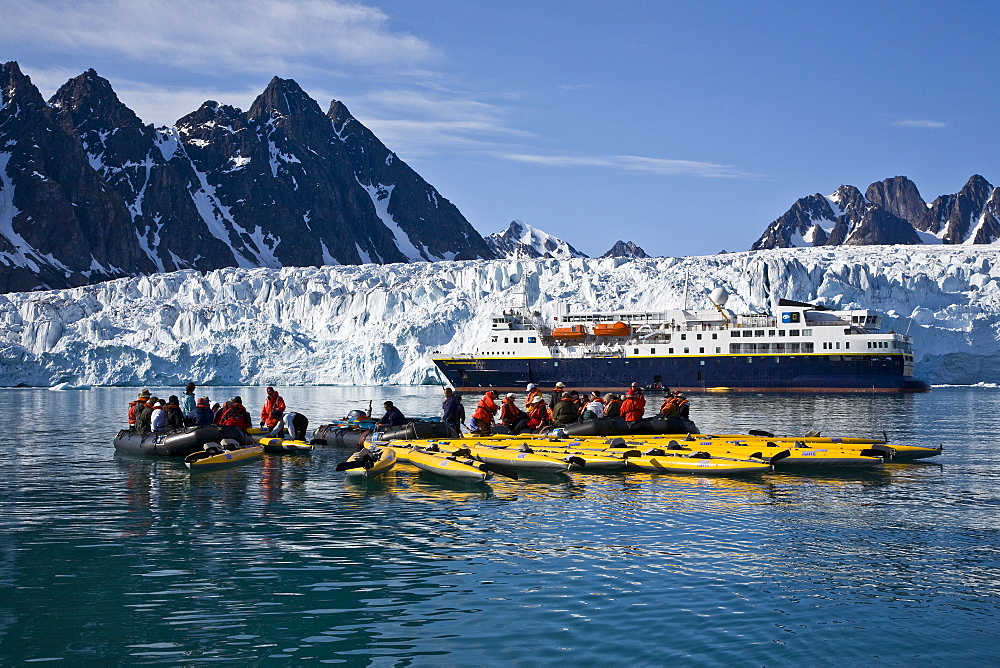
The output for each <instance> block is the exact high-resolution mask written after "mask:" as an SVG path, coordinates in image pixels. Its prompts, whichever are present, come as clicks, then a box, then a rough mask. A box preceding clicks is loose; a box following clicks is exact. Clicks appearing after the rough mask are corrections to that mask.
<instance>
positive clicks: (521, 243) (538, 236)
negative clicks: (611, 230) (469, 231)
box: [486, 220, 588, 260]
mask: <svg viewBox="0 0 1000 668" xmlns="http://www.w3.org/2000/svg"><path fill="white" fill-rule="evenodd" d="M486 244H487V245H488V246H489V247H490V249H491V250H492V251H493V252H494V253H495V254H496V255H497V257H507V258H510V259H524V258H536V257H547V258H555V259H558V260H566V259H569V258H572V257H588V256H587V255H586V254H585V253H581V252H580V251H578V250H577V249H575V248H573V247H572V246H571V245H569V244H568V243H566V242H565V241H563V240H562V239H560V238H558V237H554V236H552V235H550V234H547V233H545V232H542V231H541V230H539V229H537V228H534V227H532V226H531V225H528V224H527V223H525V222H524V221H521V220H513V221H511V223H510V225H508V226H507V229H506V230H504V231H503V232H497V233H495V234H491V235H489V236H488V237H486Z"/></svg>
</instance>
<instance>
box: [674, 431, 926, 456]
mask: <svg viewBox="0 0 1000 668" xmlns="http://www.w3.org/2000/svg"><path fill="white" fill-rule="evenodd" d="M675 438H676V437H675ZM693 438H694V439H695V440H696V441H697V440H701V439H723V440H733V439H737V440H745V441H748V442H749V441H755V440H756V441H763V442H768V441H770V442H774V443H776V444H777V445H778V447H802V445H801V444H804V445H805V446H806V447H828V448H840V449H843V450H858V451H865V450H874V451H876V452H880V453H881V455H880V456H882V457H883V458H885V459H893V460H896V461H911V460H914V459H925V458H927V457H936V456H937V455H940V454H941V453H942V452H943V451H944V448H943V447H940V446H939V447H936V448H929V447H926V446H922V445H901V444H897V443H888V442H886V441H884V440H882V439H867V438H840V437H837V436H829V437H816V436H803V437H798V438H796V437H793V436H775V437H763V436H754V435H749V436H748V435H742V434H730V435H726V436H717V435H705V434H702V435H693ZM681 442H684V441H683V440H682V441H681Z"/></svg>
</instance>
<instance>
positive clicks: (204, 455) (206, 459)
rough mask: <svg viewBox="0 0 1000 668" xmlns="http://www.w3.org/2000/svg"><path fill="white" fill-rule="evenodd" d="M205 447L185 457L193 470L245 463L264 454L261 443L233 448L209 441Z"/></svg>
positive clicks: (185, 463) (187, 464)
mask: <svg viewBox="0 0 1000 668" xmlns="http://www.w3.org/2000/svg"><path fill="white" fill-rule="evenodd" d="M225 440H229V439H225ZM210 446H215V447H210ZM205 447H206V448H207V449H206V450H199V451H198V452H193V453H191V454H190V455H188V456H187V457H185V458H184V465H185V466H187V467H188V468H189V469H191V470H192V471H204V470H206V469H217V468H221V467H224V466H231V465H233V464H244V463H246V462H249V461H252V460H254V459H260V458H261V457H262V456H263V455H264V447H263V446H261V445H248V446H243V447H239V446H237V447H235V448H234V449H231V450H230V449H226V448H224V447H223V446H219V445H218V444H215V443H208V444H206V446H205Z"/></svg>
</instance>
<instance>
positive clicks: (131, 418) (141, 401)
mask: <svg viewBox="0 0 1000 668" xmlns="http://www.w3.org/2000/svg"><path fill="white" fill-rule="evenodd" d="M149 396H150V395H149V390H147V389H143V391H142V392H140V393H139V398H138V399H136V400H135V401H130V402H129V404H128V426H129V428H130V429H135V420H136V418H137V417H139V411H141V410H142V407H143V406H145V405H146V401H147V400H148V399H149Z"/></svg>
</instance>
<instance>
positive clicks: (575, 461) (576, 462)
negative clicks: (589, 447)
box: [566, 455, 587, 468]
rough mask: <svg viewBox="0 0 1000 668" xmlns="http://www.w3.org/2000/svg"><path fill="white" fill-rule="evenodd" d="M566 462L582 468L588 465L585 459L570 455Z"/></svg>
mask: <svg viewBox="0 0 1000 668" xmlns="http://www.w3.org/2000/svg"><path fill="white" fill-rule="evenodd" d="M566 461H568V462H569V463H570V464H573V465H574V466H579V467H580V468H583V467H585V466H586V465H587V460H585V459H584V458H583V457H576V456H574V455H570V456H569V457H567V458H566Z"/></svg>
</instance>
